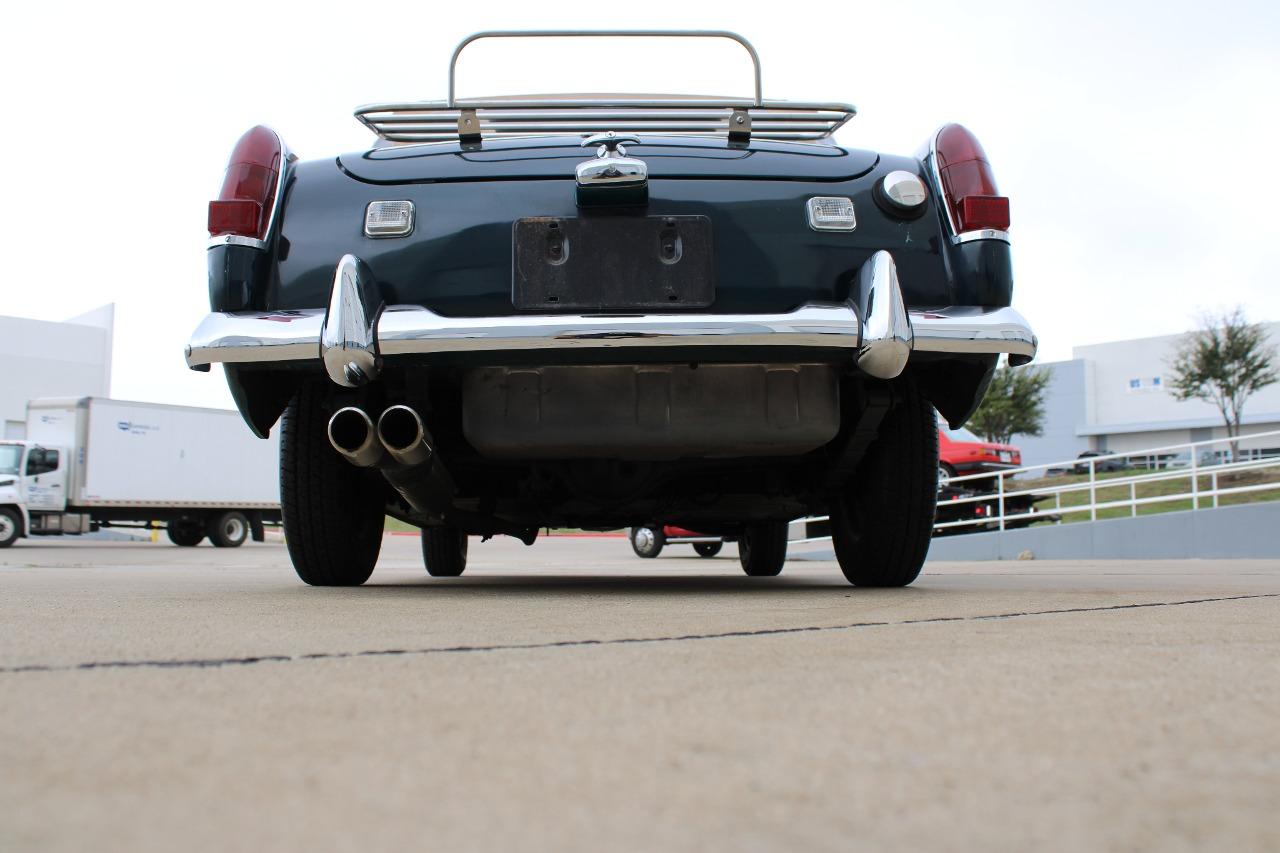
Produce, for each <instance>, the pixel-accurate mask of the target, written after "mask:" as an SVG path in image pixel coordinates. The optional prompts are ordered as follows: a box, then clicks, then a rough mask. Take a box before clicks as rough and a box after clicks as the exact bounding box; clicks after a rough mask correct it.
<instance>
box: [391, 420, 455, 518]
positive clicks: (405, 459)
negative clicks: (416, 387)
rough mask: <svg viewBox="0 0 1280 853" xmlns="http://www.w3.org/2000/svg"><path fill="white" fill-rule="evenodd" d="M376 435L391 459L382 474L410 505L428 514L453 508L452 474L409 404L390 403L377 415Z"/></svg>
mask: <svg viewBox="0 0 1280 853" xmlns="http://www.w3.org/2000/svg"><path fill="white" fill-rule="evenodd" d="M377 439H378V441H379V442H380V443H381V445H382V447H383V448H384V449H385V450H386V451H387V455H388V456H390V457H391V459H392V460H394V463H393V464H390V465H383V466H382V476H384V477H386V478H387V482H388V483H390V484H391V485H392V486H394V487H395V489H396V491H397V492H399V493H400V494H401V495H402V496H403V497H404V499H405V500H406V501H408V502H409V506H411V507H413V508H414V509H415V510H417V511H418V512H421V513H425V514H427V515H437V516H443V515H446V514H448V513H449V512H450V511H451V510H452V509H453V495H454V492H455V491H456V489H455V488H454V485H453V478H452V477H450V476H449V472H448V471H446V470H445V469H444V465H443V464H442V463H441V462H440V460H438V459H437V458H436V452H435V448H434V447H432V439H431V433H429V432H427V428H426V426H425V425H424V424H423V423H422V418H421V417H419V416H418V413H417V412H415V411H414V410H413V409H411V408H409V407H408V406H391V407H390V408H388V409H387V410H386V411H384V412H383V413H382V416H381V417H380V418H378V430H377Z"/></svg>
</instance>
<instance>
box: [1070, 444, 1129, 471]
mask: <svg viewBox="0 0 1280 853" xmlns="http://www.w3.org/2000/svg"><path fill="white" fill-rule="evenodd" d="M1110 455H1111V451H1110V450H1086V451H1085V452H1084V453H1081V454H1080V455H1079V456H1077V457H1076V459H1080V460H1083V461H1080V462H1077V463H1076V464H1075V465H1074V466H1073V467H1072V469H1071V471H1072V473H1074V474H1088V473H1089V460H1090V459H1095V458H1097V457H1099V456H1110ZM1128 467H1129V460H1127V459H1125V458H1123V457H1116V458H1114V459H1103V460H1102V461H1100V462H1094V463H1093V470H1094V471H1096V472H1097V473H1099V474H1102V473H1105V472H1108V471H1123V470H1125V469H1126V468H1128Z"/></svg>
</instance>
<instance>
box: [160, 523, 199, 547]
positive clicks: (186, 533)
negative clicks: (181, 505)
mask: <svg viewBox="0 0 1280 853" xmlns="http://www.w3.org/2000/svg"><path fill="white" fill-rule="evenodd" d="M165 532H166V533H168V534H169V541H170V542H172V543H173V544H174V545H180V546H181V547H183V548H194V547H195V546H197V545H199V544H200V543H201V542H203V541H204V528H203V527H202V526H201V524H200V522H198V521H191V520H190V519H179V520H178V521H171V522H169V529H168V530H167V531H165Z"/></svg>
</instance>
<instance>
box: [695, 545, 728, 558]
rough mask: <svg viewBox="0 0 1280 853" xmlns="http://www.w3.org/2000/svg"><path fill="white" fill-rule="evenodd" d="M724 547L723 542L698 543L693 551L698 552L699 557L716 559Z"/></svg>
mask: <svg viewBox="0 0 1280 853" xmlns="http://www.w3.org/2000/svg"><path fill="white" fill-rule="evenodd" d="M723 547H724V543H723V542H696V543H694V546H693V550H695V551H697V552H698V556H699V557H714V556H715V555H716V554H719V553H720V549H721V548H723Z"/></svg>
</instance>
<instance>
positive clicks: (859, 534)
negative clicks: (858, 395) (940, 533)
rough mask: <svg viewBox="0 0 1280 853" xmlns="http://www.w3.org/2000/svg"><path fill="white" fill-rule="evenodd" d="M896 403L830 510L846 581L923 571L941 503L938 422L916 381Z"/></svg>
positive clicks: (888, 580)
mask: <svg viewBox="0 0 1280 853" xmlns="http://www.w3.org/2000/svg"><path fill="white" fill-rule="evenodd" d="M896 392H897V396H898V401H897V404H896V405H895V406H894V407H893V409H891V410H890V411H889V413H888V414H887V415H885V418H884V421H883V422H882V423H881V425H880V436H879V438H877V439H876V440H875V442H874V443H873V444H872V445H871V447H869V448H868V449H867V455H866V457H865V458H864V459H863V460H862V463H861V465H860V466H859V467H858V472H857V474H855V475H854V476H853V477H852V478H850V480H849V482H847V483H846V484H845V486H844V489H843V494H842V495H841V497H840V499H839V500H838V501H837V502H836V505H835V506H834V507H832V509H831V538H832V540H833V542H834V544H835V551H836V559H837V560H838V561H839V563H840V570H841V571H842V572H844V576H845V578H847V579H848V581H849V583H851V584H855V585H857V586H906V585H907V584H909V583H911V582H912V581H914V580H915V579H916V578H917V577H918V576H919V575H920V569H921V568H922V567H923V566H924V560H925V556H926V555H927V554H928V553H929V540H930V538H931V537H932V536H933V523H934V513H935V512H936V509H937V500H938V479H937V478H938V424H937V416H936V415H935V414H934V411H933V406H932V405H930V404H929V403H928V401H926V400H925V399H924V397H922V396H921V395H920V392H919V391H918V390H917V389H916V386H915V383H914V382H912V381H911V380H909V379H908V380H902V381H899V382H898V383H896Z"/></svg>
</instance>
